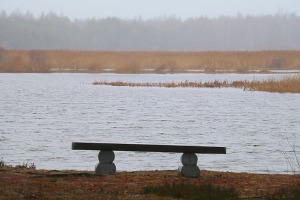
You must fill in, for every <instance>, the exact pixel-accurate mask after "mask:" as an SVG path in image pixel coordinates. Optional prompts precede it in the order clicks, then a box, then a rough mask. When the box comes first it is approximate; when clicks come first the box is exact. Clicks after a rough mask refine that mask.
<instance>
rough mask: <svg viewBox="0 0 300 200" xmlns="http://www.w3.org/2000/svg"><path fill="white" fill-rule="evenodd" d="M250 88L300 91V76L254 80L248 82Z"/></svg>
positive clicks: (273, 90) (282, 91) (283, 91)
mask: <svg viewBox="0 0 300 200" xmlns="http://www.w3.org/2000/svg"><path fill="white" fill-rule="evenodd" d="M245 87H246V88H248V89H250V90H257V91H266V92H279V93H300V76H299V75H297V76H289V77H286V78H283V79H274V78H272V79H268V80H265V81H252V82H249V83H247V84H246V86H245Z"/></svg>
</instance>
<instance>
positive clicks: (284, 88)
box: [93, 75, 300, 93]
mask: <svg viewBox="0 0 300 200" xmlns="http://www.w3.org/2000/svg"><path fill="white" fill-rule="evenodd" d="M93 84H94V85H111V86H129V87H166V88H176V87H182V88H187V87H189V88H221V87H234V88H243V89H244V90H255V91H267V92H279V93H300V76H299V75H296V76H288V77H286V78H283V79H274V78H273V79H268V80H263V81H257V80H254V81H232V82H228V81H227V80H225V81H218V80H215V81H208V82H197V81H192V82H190V81H185V82H159V83H132V82H123V81H115V82H107V81H99V82H94V83H93Z"/></svg>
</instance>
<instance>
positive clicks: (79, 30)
mask: <svg viewBox="0 0 300 200" xmlns="http://www.w3.org/2000/svg"><path fill="white" fill-rule="evenodd" d="M299 35H300V17H299V16H297V15H295V14H276V15H264V16H243V15H236V16H234V17H229V16H220V17H217V18H207V17H198V18H190V19H186V20H181V19H180V18H176V17H163V18H156V19H151V20H143V19H139V18H137V19H120V18H115V17H107V18H102V19H75V20H70V19H69V18H68V17H65V16H62V15H57V14H55V13H52V12H50V13H48V14H42V15H40V16H39V17H34V16H33V15H32V14H31V13H17V12H15V13H11V14H6V13H5V12H4V11H2V12H0V47H2V48H5V49H23V50H24V49H40V50H49V49H69V50H101V51H257V50H299V49H300V37H299Z"/></svg>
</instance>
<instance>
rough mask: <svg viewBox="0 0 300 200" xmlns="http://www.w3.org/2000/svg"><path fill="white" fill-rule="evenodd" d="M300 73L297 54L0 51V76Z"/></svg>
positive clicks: (269, 52) (299, 54) (266, 52)
mask: <svg viewBox="0 0 300 200" xmlns="http://www.w3.org/2000/svg"><path fill="white" fill-rule="evenodd" d="M274 69H284V70H288V69H298V70H299V69H300V51H256V52H246V51H241V52H110V51H68V50H30V51H25V50H24V51H21V50H5V49H0V72H88V73H105V72H114V73H179V72H189V73H193V72H205V73H220V72H221V73H222V72H235V73H249V72H251V73H253V71H254V70H258V71H260V72H268V71H269V70H274Z"/></svg>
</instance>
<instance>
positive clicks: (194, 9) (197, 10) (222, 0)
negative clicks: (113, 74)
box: [0, 0, 300, 19]
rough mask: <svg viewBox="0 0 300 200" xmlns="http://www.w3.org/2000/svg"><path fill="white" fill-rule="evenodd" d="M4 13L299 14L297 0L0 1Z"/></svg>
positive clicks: (123, 15)
mask: <svg viewBox="0 0 300 200" xmlns="http://www.w3.org/2000/svg"><path fill="white" fill-rule="evenodd" d="M0 10H4V11H5V12H6V13H7V14H10V13H11V12H14V11H19V12H22V13H25V12H27V11H30V12H31V13H33V14H34V15H35V16H39V15H40V14H41V13H48V12H49V11H53V12H55V13H57V14H62V15H65V16H68V17H70V18H71V19H75V18H81V19H85V18H93V17H95V18H105V17H119V18H124V19H132V18H138V17H142V19H152V18H156V17H169V16H176V17H178V18H182V19H187V18H189V17H199V16H207V17H218V16H220V15H226V16H235V15H236V14H238V13H239V14H242V15H266V14H276V13H295V14H297V15H300V0H0Z"/></svg>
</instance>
